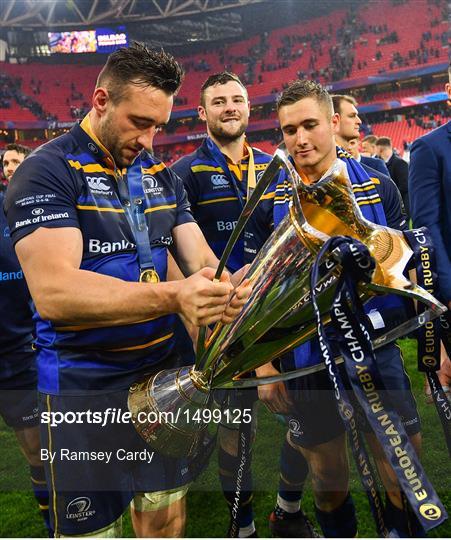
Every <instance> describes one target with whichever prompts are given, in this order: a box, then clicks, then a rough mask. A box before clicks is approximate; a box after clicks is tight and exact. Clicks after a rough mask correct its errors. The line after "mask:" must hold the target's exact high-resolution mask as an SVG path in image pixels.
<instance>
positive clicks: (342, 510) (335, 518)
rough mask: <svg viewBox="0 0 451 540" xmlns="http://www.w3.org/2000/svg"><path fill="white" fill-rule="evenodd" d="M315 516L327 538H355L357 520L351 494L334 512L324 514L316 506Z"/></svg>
mask: <svg viewBox="0 0 451 540" xmlns="http://www.w3.org/2000/svg"><path fill="white" fill-rule="evenodd" d="M315 515H316V519H317V520H318V523H319V525H320V527H321V530H322V531H323V534H324V536H325V537H326V538H340V537H344V538H355V536H356V534H357V518H356V515H355V506H354V501H353V500H352V497H351V495H350V493H348V495H347V497H346V499H345V500H344V502H343V503H342V505H341V506H339V507H338V508H336V509H335V510H332V512H323V511H322V510H320V509H319V508H317V507H316V505H315Z"/></svg>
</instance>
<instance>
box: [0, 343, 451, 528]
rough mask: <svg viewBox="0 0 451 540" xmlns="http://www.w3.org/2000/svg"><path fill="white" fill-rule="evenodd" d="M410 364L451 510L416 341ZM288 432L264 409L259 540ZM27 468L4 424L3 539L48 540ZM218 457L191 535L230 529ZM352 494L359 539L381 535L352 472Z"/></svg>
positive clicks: (450, 478) (433, 461)
mask: <svg viewBox="0 0 451 540" xmlns="http://www.w3.org/2000/svg"><path fill="white" fill-rule="evenodd" d="M400 344H401V347H402V349H403V353H404V357H405V361H406V365H407V368H408V372H409V374H410V377H411V380H412V385H413V388H414V394H415V396H416V397H417V402H418V406H419V409H420V416H421V420H422V426H423V456H422V462H423V464H424V467H425V469H426V472H427V474H428V476H429V478H430V480H431V481H432V484H433V485H434V487H435V488H436V490H437V492H438V494H439V496H440V498H441V500H442V502H443V504H444V505H445V507H446V508H447V509H448V512H449V511H450V510H451V474H450V473H451V463H450V460H449V457H448V454H447V451H446V446H445V442H444V439H443V435H442V431H441V427H440V425H439V420H438V417H437V414H436V412H435V408H434V406H433V405H426V404H425V402H424V398H423V393H422V388H423V376H422V375H421V374H419V373H418V372H417V370H416V342H414V341H412V340H402V341H401V342H400ZM284 432H285V429H284V427H283V426H282V425H281V424H280V423H279V422H278V421H277V420H276V419H275V417H274V416H273V415H271V414H270V413H268V412H267V411H266V409H265V408H264V407H260V409H259V429H258V433H257V441H256V445H255V448H254V459H253V472H254V482H255V488H256V489H255V499H254V509H255V514H256V524H257V532H258V534H259V536H261V537H265V536H269V529H268V525H267V518H268V515H269V513H270V512H271V510H272V508H273V505H274V501H275V496H276V491H277V484H278V460H279V448H280V445H281V443H282V440H283V436H284ZM27 469H28V468H27V465H26V462H25V461H24V459H23V458H22V456H21V454H20V452H19V450H18V448H17V445H16V443H15V437H14V435H13V433H12V432H11V431H10V430H9V429H7V428H6V426H5V425H4V424H3V423H1V422H0V508H1V510H2V513H1V515H2V517H1V519H0V537H23V538H27V537H40V536H46V534H45V529H44V527H43V525H42V523H41V519H40V516H39V514H38V510H37V507H36V504H35V501H34V498H33V496H32V494H31V491H28V487H27V486H28V479H27ZM216 470H217V465H216V456H215V455H213V458H212V460H211V462H210V465H209V467H208V469H207V470H206V471H205V472H204V473H203V474H202V476H201V477H200V478H199V480H198V481H197V482H196V484H195V485H194V486H193V487H192V489H191V491H190V493H189V495H188V521H187V534H186V535H187V536H189V537H193V536H195V537H222V536H224V534H225V533H226V530H227V525H228V511H227V509H226V505H225V502H224V500H223V497H222V494H221V492H220V489H219V483H218V479H217V474H216ZM351 489H352V493H353V496H354V500H355V502H356V507H357V512H358V520H359V536H360V537H374V536H375V535H376V531H375V528H374V526H373V520H372V517H371V515H370V512H369V508H368V503H367V499H366V495H365V494H364V493H363V492H362V489H361V487H360V483H359V480H358V478H357V477H356V476H355V473H353V476H352V480H351ZM303 508H304V510H305V511H306V513H307V514H308V515H309V517H310V518H311V519H312V520H314V515H313V503H312V495H311V491H310V489H309V488H307V489H306V492H305V495H304V499H303ZM124 536H126V537H133V532H132V529H131V526H130V519H129V517H128V516H126V517H125V520H124ZM430 536H431V537H445V538H446V537H450V536H451V523H450V521H447V522H446V523H444V524H443V525H441V526H440V527H438V528H436V529H434V530H433V531H432V532H431V533H430Z"/></svg>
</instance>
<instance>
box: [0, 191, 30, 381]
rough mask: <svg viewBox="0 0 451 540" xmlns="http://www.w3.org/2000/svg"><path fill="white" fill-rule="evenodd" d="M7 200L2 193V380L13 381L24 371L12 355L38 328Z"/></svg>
mask: <svg viewBox="0 0 451 540" xmlns="http://www.w3.org/2000/svg"><path fill="white" fill-rule="evenodd" d="M3 200H4V193H3V192H0V378H9V377H11V376H13V375H15V374H17V373H19V372H20V371H21V370H23V369H24V366H23V365H20V364H18V363H15V362H14V358H13V354H12V353H14V351H21V350H22V349H23V346H24V345H28V344H29V343H30V342H31V341H32V338H33V336H32V330H33V326H34V325H33V321H32V316H33V313H32V310H31V299H30V293H29V292H28V287H27V284H26V282H25V279H24V275H23V272H22V270H21V268H20V266H19V261H18V260H17V257H16V254H15V253H14V247H13V244H12V242H11V238H10V235H9V227H8V224H7V222H6V217H5V213H4V211H3ZM7 358H8V360H7ZM6 364H7V365H6Z"/></svg>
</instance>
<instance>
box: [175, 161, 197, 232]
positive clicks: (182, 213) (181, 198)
mask: <svg viewBox="0 0 451 540" xmlns="http://www.w3.org/2000/svg"><path fill="white" fill-rule="evenodd" d="M170 172H171V175H172V177H173V180H174V188H175V196H176V201H177V217H176V224H175V226H177V225H182V224H183V223H190V222H192V221H195V219H194V217H193V214H192V212H191V206H190V202H189V200H188V197H187V195H186V191H185V188H184V186H183V182H182V180H181V178H180V177H179V176H177V174H176V173H175V172H174V171H170Z"/></svg>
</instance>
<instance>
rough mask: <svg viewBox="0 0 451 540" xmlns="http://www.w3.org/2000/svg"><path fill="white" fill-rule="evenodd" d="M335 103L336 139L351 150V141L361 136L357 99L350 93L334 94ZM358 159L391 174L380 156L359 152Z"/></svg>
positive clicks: (340, 144)
mask: <svg viewBox="0 0 451 540" xmlns="http://www.w3.org/2000/svg"><path fill="white" fill-rule="evenodd" d="M331 97H332V102H333V104H334V112H335V114H337V115H338V123H337V131H336V132H335V140H336V141H337V144H338V145H339V146H341V147H342V148H344V149H346V150H348V151H349V148H348V146H349V142H350V141H351V140H353V139H355V138H356V137H359V130H360V125H361V124H362V120H361V119H360V117H359V112H358V110H357V101H356V100H355V99H354V98H353V97H352V96H348V95H339V94H334V95H332V96H331ZM355 159H357V161H359V162H360V163H362V164H364V165H368V166H369V167H371V168H372V169H375V170H376V171H378V172H380V173H382V174H385V175H386V176H389V173H388V169H387V166H386V165H385V163H384V162H383V160H382V159H380V158H374V157H366V156H361V155H360V154H359V156H358V157H355Z"/></svg>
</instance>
